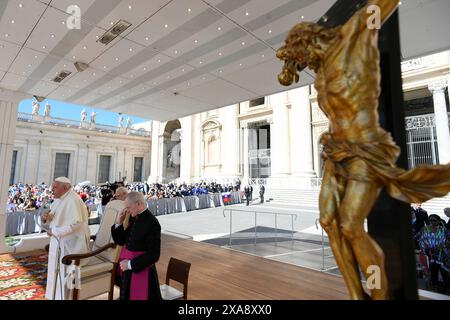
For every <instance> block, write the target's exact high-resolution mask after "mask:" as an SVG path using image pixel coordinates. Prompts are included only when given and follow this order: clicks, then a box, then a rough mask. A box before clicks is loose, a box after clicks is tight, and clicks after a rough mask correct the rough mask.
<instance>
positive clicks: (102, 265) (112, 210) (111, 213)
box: [62, 205, 121, 300]
mask: <svg viewBox="0 0 450 320" xmlns="http://www.w3.org/2000/svg"><path fill="white" fill-rule="evenodd" d="M120 211H121V210H120V205H119V206H117V205H116V206H107V207H106V209H105V211H104V213H103V217H102V220H101V223H100V227H99V229H98V232H97V235H96V236H95V240H94V241H93V242H92V245H91V252H88V253H86V254H75V255H67V256H65V257H63V260H62V262H63V263H64V264H72V263H73V264H74V265H76V266H79V265H80V262H81V260H82V259H85V258H89V261H88V263H87V264H86V265H83V266H81V267H79V268H80V270H79V271H80V272H79V276H80V284H81V285H80V288H79V289H78V288H74V289H72V293H73V294H72V295H71V297H72V299H73V300H79V299H80V300H84V299H88V298H92V297H95V296H97V295H100V294H102V293H105V292H108V299H109V300H112V299H113V293H114V280H115V279H114V278H115V275H116V269H117V263H118V260H119V254H120V249H121V247H120V246H116V245H115V244H114V242H113V240H112V236H111V226H112V225H113V224H114V223H115V222H116V220H117V217H118V215H119V213H120Z"/></svg>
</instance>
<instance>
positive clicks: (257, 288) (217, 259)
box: [157, 234, 348, 300]
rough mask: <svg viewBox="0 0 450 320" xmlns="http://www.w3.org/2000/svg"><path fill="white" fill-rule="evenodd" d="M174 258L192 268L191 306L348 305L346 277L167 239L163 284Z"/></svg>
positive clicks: (160, 267) (159, 265)
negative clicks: (294, 302) (247, 303)
mask: <svg viewBox="0 0 450 320" xmlns="http://www.w3.org/2000/svg"><path fill="white" fill-rule="evenodd" d="M170 257H175V258H178V259H181V260H184V261H187V262H190V263H191V264H192V266H191V270H190V274H189V290H188V299H189V300H222V299H223V300H241V299H243V300H302V299H306V300H342V299H348V294H347V290H346V288H345V284H344V281H343V279H342V277H339V276H335V275H330V274H327V273H323V272H320V271H315V270H311V269H307V268H303V267H298V266H294V265H291V264H286V263H282V262H278V261H273V260H269V259H265V258H262V257H257V256H254V255H250V254H246V253H242V252H238V251H235V250H229V249H226V248H221V247H218V246H215V245H212V244H208V243H202V242H196V241H193V240H190V239H182V238H178V237H174V236H170V235H166V234H163V235H162V244H161V257H160V260H159V262H158V263H157V269H158V275H159V281H160V282H161V283H162V282H164V281H165V277H166V269H167V265H168V263H169V259H170Z"/></svg>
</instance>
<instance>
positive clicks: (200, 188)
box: [6, 179, 241, 212]
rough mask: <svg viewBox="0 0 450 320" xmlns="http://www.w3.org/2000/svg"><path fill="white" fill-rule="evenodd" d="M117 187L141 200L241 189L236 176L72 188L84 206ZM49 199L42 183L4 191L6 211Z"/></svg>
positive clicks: (37, 205)
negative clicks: (222, 179)
mask: <svg viewBox="0 0 450 320" xmlns="http://www.w3.org/2000/svg"><path fill="white" fill-rule="evenodd" d="M118 187H126V188H127V189H128V190H129V191H138V192H141V193H143V195H144V197H145V199H147V200H149V199H161V198H173V197H185V196H197V195H201V194H208V193H218V192H222V193H223V192H232V191H239V190H240V189H241V182H240V180H239V179H237V180H236V181H235V182H234V183H229V184H219V183H215V182H208V183H207V182H206V181H201V182H200V183H194V184H187V183H180V184H177V183H168V184H160V183H155V184H148V183H147V182H141V183H133V184H125V183H123V182H115V183H106V184H104V185H99V186H95V185H89V184H83V185H75V186H74V188H73V189H74V191H75V192H76V193H77V194H78V195H79V196H80V197H81V199H82V200H83V201H84V203H85V204H86V205H88V206H89V205H95V204H98V203H101V204H102V205H103V206H105V205H106V204H107V203H108V202H109V201H110V200H111V199H112V198H113V196H114V192H115V190H116V189H117V188H118ZM53 200H54V197H53V195H52V192H51V189H50V186H48V185H46V184H45V183H41V184H38V185H33V184H23V183H19V184H14V185H12V186H10V187H9V190H8V203H7V208H6V212H15V211H26V210H37V209H39V208H41V207H48V206H49V205H50V204H51V203H52V202H53Z"/></svg>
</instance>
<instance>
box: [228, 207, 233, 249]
mask: <svg viewBox="0 0 450 320" xmlns="http://www.w3.org/2000/svg"><path fill="white" fill-rule="evenodd" d="M232 225H233V210H230V239H229V243H228V245H229V247H230V248H231V227H232Z"/></svg>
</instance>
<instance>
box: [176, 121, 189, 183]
mask: <svg viewBox="0 0 450 320" xmlns="http://www.w3.org/2000/svg"><path fill="white" fill-rule="evenodd" d="M179 120H180V124H181V136H180V139H181V142H180V143H181V157H180V180H181V182H186V183H187V184H189V183H190V181H191V178H192V173H191V161H192V149H193V147H192V120H193V119H192V116H189V117H184V118H181V119H179ZM175 159H176V157H175Z"/></svg>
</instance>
